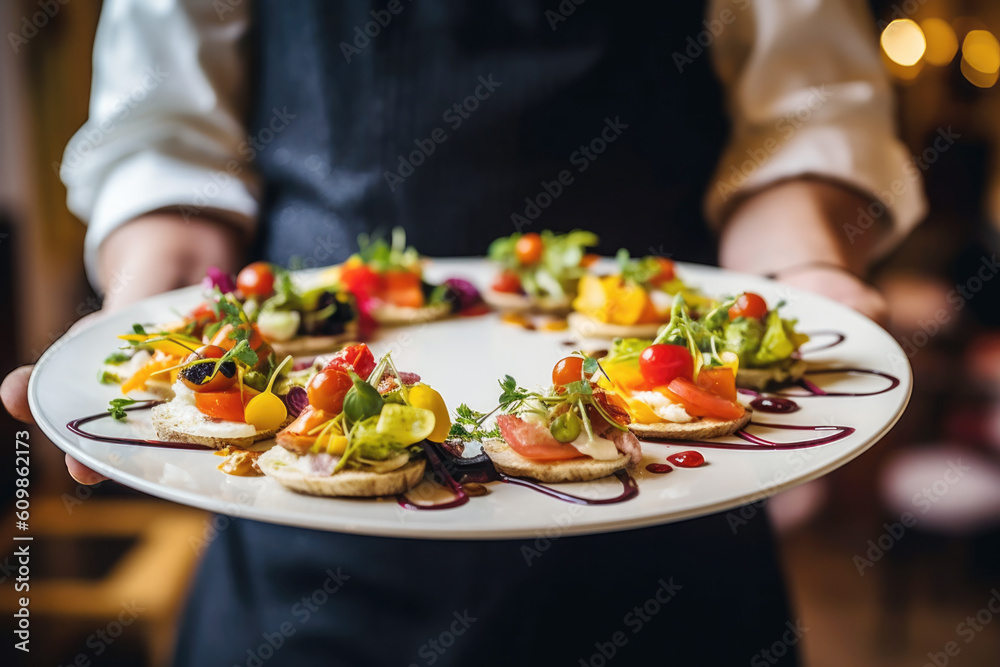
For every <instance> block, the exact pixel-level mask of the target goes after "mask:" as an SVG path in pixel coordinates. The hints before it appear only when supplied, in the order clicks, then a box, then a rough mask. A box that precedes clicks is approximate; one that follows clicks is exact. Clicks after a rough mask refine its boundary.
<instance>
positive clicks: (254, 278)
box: [236, 262, 274, 299]
mask: <svg viewBox="0 0 1000 667" xmlns="http://www.w3.org/2000/svg"><path fill="white" fill-rule="evenodd" d="M236 287H237V289H239V290H240V291H241V292H243V296H245V297H248V298H249V297H255V298H258V299H266V298H267V297H269V296H271V295H272V294H274V269H273V268H271V265H270V264H268V263H267V262H254V263H253V264H247V265H246V266H245V267H243V270H242V271H240V272H239V274H238V275H237V276H236Z"/></svg>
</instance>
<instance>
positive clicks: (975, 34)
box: [962, 30, 1000, 74]
mask: <svg viewBox="0 0 1000 667" xmlns="http://www.w3.org/2000/svg"><path fill="white" fill-rule="evenodd" d="M962 60H964V61H965V62H967V63H968V64H969V66H970V67H972V68H973V69H975V70H977V71H979V72H982V73H983V74H996V73H997V72H1000V42H998V41H997V38H996V37H994V36H993V33H991V32H990V31H989V30H972V31H971V32H969V34H968V35H966V36H965V39H964V40H963V41H962Z"/></svg>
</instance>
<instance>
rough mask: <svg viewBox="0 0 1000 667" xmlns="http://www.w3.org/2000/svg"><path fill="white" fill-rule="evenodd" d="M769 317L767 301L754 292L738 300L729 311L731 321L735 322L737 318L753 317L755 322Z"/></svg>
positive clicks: (746, 293) (744, 294)
mask: <svg viewBox="0 0 1000 667" xmlns="http://www.w3.org/2000/svg"><path fill="white" fill-rule="evenodd" d="M765 315H767V301H764V297H762V296H760V295H759V294H754V293H753V292H744V293H743V294H741V295H740V296H739V298H738V299H736V303H734V304H733V306H732V308H730V309H729V319H731V320H735V319H736V318H737V317H752V318H754V319H755V320H760V319H763V318H764V316H765Z"/></svg>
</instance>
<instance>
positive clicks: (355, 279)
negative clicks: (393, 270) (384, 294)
mask: <svg viewBox="0 0 1000 667" xmlns="http://www.w3.org/2000/svg"><path fill="white" fill-rule="evenodd" d="M340 282H341V283H343V284H344V287H346V288H347V290H348V291H349V292H351V293H352V294H354V295H355V296H357V297H358V298H359V299H360V298H361V297H368V296H372V295H373V294H375V293H376V292H378V291H379V282H380V281H379V275H378V274H377V273H376V272H375V271H373V270H372V269H370V268H368V267H367V266H365V265H364V264H357V265H354V266H345V267H344V268H343V269H342V270H341V272H340Z"/></svg>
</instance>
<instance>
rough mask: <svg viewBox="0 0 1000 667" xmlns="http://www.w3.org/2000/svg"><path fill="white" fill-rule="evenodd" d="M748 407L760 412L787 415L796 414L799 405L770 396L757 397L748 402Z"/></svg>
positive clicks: (790, 400)
mask: <svg viewBox="0 0 1000 667" xmlns="http://www.w3.org/2000/svg"><path fill="white" fill-rule="evenodd" d="M750 407H751V408H753V409H754V410H758V411H760V412H775V413H778V414H789V413H791V412H797V411H798V410H799V409H800V408H799V404H798V403H796V402H795V401H793V400H792V399H790V398H778V397H771V396H758V397H757V398H755V399H753V400H752V401H750Z"/></svg>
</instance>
